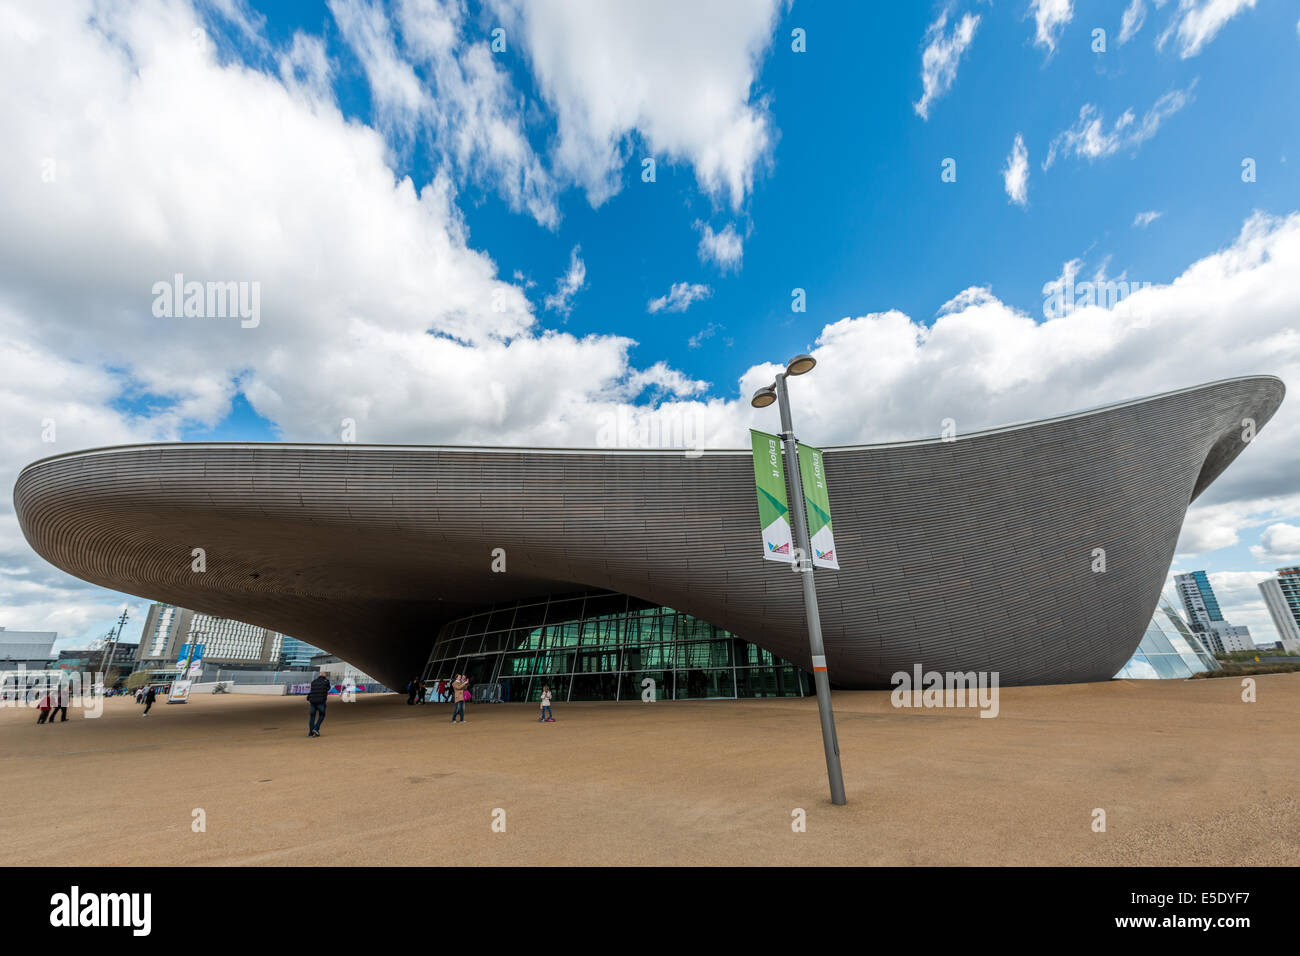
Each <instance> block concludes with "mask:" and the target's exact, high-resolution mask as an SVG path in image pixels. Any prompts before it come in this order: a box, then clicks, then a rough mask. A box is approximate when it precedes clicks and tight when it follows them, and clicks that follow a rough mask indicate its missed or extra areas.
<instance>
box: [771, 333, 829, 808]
mask: <svg viewBox="0 0 1300 956" xmlns="http://www.w3.org/2000/svg"><path fill="white" fill-rule="evenodd" d="M816 364H817V363H816V362H815V361H814V360H813V358H812V357H811V356H807V355H800V356H796V357H795V358H793V359H791V360H790V362H789V364H788V365H787V367H786V371H785V372H783V373H781V374H779V375H777V377H776V381H775V382H774V383H773V385H772V386H771V391H774V392H775V393H776V400H777V402H778V404H779V405H780V407H781V444H782V446H783V447H784V448H785V467H786V471H787V472H789V474H790V492H791V495H792V496H793V498H794V501H792V502H791V509H790V510H791V512H792V513H793V514H794V543H795V547H796V548H798V554H799V556H800V557H799V560H798V563H797V564H796V565H795V570H796V571H798V572H799V576H800V579H801V580H802V582H803V603H804V614H805V616H806V617H807V619H808V650H809V652H810V653H811V655H812V665H813V684H814V685H815V686H816V688H817V713H818V715H819V716H820V717H821V722H822V745H823V746H824V747H825V749H826V775H827V777H829V778H830V784H831V803H833V804H835V805H836V806H843V805H844V804H845V803H846V802H847V801H846V799H845V796H844V772H843V770H842V769H841V768H840V743H839V738H838V737H836V735H835V714H834V712H833V711H832V710H831V682H830V678H829V677H828V676H827V674H826V648H825V646H824V645H823V644H822V621H821V614H820V613H819V612H818V610H817V585H816V583H815V582H814V581H813V564H812V542H811V541H810V540H809V537H808V515H807V513H806V512H805V511H804V499H803V476H802V475H801V474H800V472H799V447H798V444H797V443H796V442H795V440H794V424H793V423H792V421H791V418H790V396H789V394H788V393H787V392H786V387H785V380H786V376H787V375H802V374H804V373H805V372H808V371H810V370H811V369H812V367H813V366H814V365H816ZM768 394H770V392H769V391H768V390H767V389H760V390H759V391H758V392H757V393H756V394H755V395H754V401H753V403H752V404H753V405H754V406H755V407H758V408H763V407H765V406H766V405H770V404H772V402H771V399H770V398H767V397H766V395H768Z"/></svg>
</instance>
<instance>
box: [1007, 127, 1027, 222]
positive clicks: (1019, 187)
mask: <svg viewBox="0 0 1300 956" xmlns="http://www.w3.org/2000/svg"><path fill="white" fill-rule="evenodd" d="M1002 185H1003V186H1004V187H1005V189H1006V191H1007V198H1008V199H1010V200H1011V201H1012V202H1013V203H1015V204H1016V205H1017V206H1025V205H1027V204H1028V203H1029V151H1028V150H1027V149H1025V138H1024V137H1023V136H1022V135H1021V134H1019V133H1017V134H1016V139H1015V142H1013V143H1012V144H1011V152H1010V153H1009V154H1008V155H1007V165H1006V168H1005V169H1003V170H1002Z"/></svg>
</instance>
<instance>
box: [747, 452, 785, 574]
mask: <svg viewBox="0 0 1300 956" xmlns="http://www.w3.org/2000/svg"><path fill="white" fill-rule="evenodd" d="M749 437H750V440H751V442H752V444H753V447H754V486H755V488H756V489H757V490H758V523H759V525H760V526H761V527H762V529H763V557H764V558H766V559H767V560H768V561H784V562H785V563H787V564H789V563H791V562H792V561H794V542H793V540H792V539H791V537H790V506H789V505H788V504H787V501H786V496H785V464H784V462H783V461H782V458H781V439H779V438H778V437H777V436H775V435H769V434H767V432H757V431H754V430H753V429H750V432H749Z"/></svg>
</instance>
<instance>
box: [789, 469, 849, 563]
mask: <svg viewBox="0 0 1300 956" xmlns="http://www.w3.org/2000/svg"><path fill="white" fill-rule="evenodd" d="M823 464H824V463H823V461H822V452H821V449H820V448H813V447H812V446H811V445H800V446H799V479H800V480H801V481H802V482H803V499H804V503H805V504H806V505H807V508H805V511H806V512H807V513H808V537H809V539H810V543H811V544H812V552H813V553H812V562H813V567H816V568H833V569H835V570H836V571H838V570H839V569H840V562H839V558H837V557H836V555H835V536H834V535H833V534H832V532H831V496H830V491H829V490H828V489H827V487H826V470H825V468H824V467H823Z"/></svg>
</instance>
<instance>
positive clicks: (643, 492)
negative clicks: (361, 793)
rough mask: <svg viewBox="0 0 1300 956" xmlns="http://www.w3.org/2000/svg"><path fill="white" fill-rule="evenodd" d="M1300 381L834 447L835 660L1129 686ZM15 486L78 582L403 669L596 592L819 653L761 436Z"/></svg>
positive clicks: (359, 455) (846, 672)
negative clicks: (445, 629)
mask: <svg viewBox="0 0 1300 956" xmlns="http://www.w3.org/2000/svg"><path fill="white" fill-rule="evenodd" d="M1281 398H1282V386H1281V383H1280V382H1277V381H1276V380H1275V379H1269V378H1252V379H1240V380H1234V381H1228V382H1221V383H1215V384H1213V385H1209V386H1203V387H1200V388H1196V389H1191V390H1185V391H1182V392H1176V393H1170V394H1168V395H1163V396H1158V397H1156V398H1153V399H1149V400H1145V401H1142V402H1136V403H1128V404H1125V405H1121V406H1115V407H1111V408H1107V409H1100V410H1096V411H1092V412H1088V413H1082V414H1079V415H1074V416H1069V417H1065V418H1060V419H1054V420H1051V421H1046V422H1042V423H1036V424H1031V425H1027V426H1019V427H1013V428H1007V429H999V430H994V431H990V432H985V433H980V434H974V435H970V436H959V437H958V440H956V441H953V442H939V441H931V442H915V443H900V444H895V445H880V446H866V447H860V448H846V449H827V451H826V458H825V461H826V472H827V478H828V482H829V485H830V490H831V507H832V511H833V513H834V516H835V535H836V544H837V551H838V554H839V559H840V563H841V570H840V571H839V572H830V571H819V572H818V573H817V575H816V581H817V589H818V595H819V598H820V600H821V604H822V621H823V629H824V631H825V636H826V644H827V657H828V663H829V667H830V673H831V676H832V680H834V681H835V682H836V683H837V684H839V685H841V686H888V683H889V677H890V675H891V674H892V673H893V672H895V671H898V670H910V669H911V667H912V665H913V664H914V663H918V662H919V663H921V664H922V665H923V666H924V667H926V668H927V669H936V670H962V671H968V670H995V671H998V672H999V673H1000V675H1001V680H1002V681H1003V682H1004V683H1007V684H1013V683H1048V682H1061V681H1077V680H1100V679H1107V678H1109V677H1110V676H1112V675H1113V674H1114V673H1115V672H1116V671H1117V670H1118V669H1119V667H1120V666H1122V664H1123V663H1124V662H1125V661H1126V660H1127V659H1128V657H1129V656H1130V655H1131V653H1132V651H1133V649H1134V648H1135V647H1136V645H1137V643H1138V640H1139V639H1140V637H1141V633H1142V631H1143V629H1144V628H1145V626H1146V623H1147V621H1148V620H1149V619H1150V616H1151V613H1152V611H1153V609H1154V607H1155V604H1156V599H1157V596H1158V594H1159V590H1160V587H1161V585H1162V584H1163V581H1164V577H1165V573H1166V571H1167V570H1168V567H1169V564H1170V561H1171V559H1172V556H1173V548H1174V545H1175V543H1176V541H1177V537H1178V531H1179V528H1180V526H1181V523H1182V520H1183V516H1184V514H1185V511H1186V507H1187V504H1188V502H1189V501H1190V500H1191V498H1192V496H1193V495H1194V494H1195V493H1197V492H1198V491H1199V490H1202V489H1203V488H1204V486H1205V483H1206V476H1207V475H1211V476H1212V475H1217V474H1218V473H1219V472H1220V471H1221V470H1222V468H1223V467H1226V464H1227V463H1228V462H1229V461H1231V459H1232V457H1234V456H1235V455H1236V454H1238V453H1240V451H1241V450H1242V447H1244V446H1243V445H1242V443H1241V441H1240V438H1239V433H1240V430H1241V420H1242V419H1243V418H1247V417H1249V418H1254V419H1255V421H1256V427H1257V428H1258V427H1262V426H1263V424H1264V423H1265V422H1266V421H1267V420H1268V418H1269V417H1270V416H1271V414H1272V412H1273V410H1274V409H1275V408H1276V407H1277V405H1278V404H1279V403H1280V401H1281ZM15 504H16V507H17V511H18V515H19V519H20V522H21V524H22V527H23V532H24V534H26V535H27V537H28V540H29V541H30V542H31V543H32V545H33V547H34V548H36V550H37V551H38V552H39V553H40V554H42V555H43V556H44V557H46V558H47V559H48V560H50V561H51V562H52V563H54V564H56V565H58V566H59V567H61V568H64V569H65V570H68V571H69V572H71V573H73V574H76V575H78V576H80V577H83V578H85V579H87V580H90V581H93V582H94V583H96V584H101V585H104V586H106V587H111V588H115V589H118V590H123V591H127V592H129V593H134V594H139V595H141V596H143V597H146V598H150V599H156V600H164V601H167V602H169V603H175V604H179V605H181V606H185V607H191V608H194V609H196V610H200V611H205V612H208V613H213V614H221V615H224V616H228V617H233V618H237V619H240V620H244V621H248V622H249V623H252V624H257V625H260V626H264V627H270V628H274V629H276V630H280V631H283V632H285V633H289V634H292V635H293V636H295V637H301V638H303V639H304V640H307V641H310V642H311V643H313V644H316V645H318V646H320V647H323V648H327V649H329V650H331V651H334V652H336V653H339V654H342V655H343V656H345V657H348V658H349V659H350V660H352V661H354V662H355V663H356V664H358V666H361V667H362V668H363V669H365V670H367V671H369V672H370V673H373V674H375V675H376V676H378V677H380V678H381V679H383V680H385V681H386V682H388V683H390V684H394V682H396V683H397V684H398V685H400V684H401V682H404V681H405V680H406V679H407V678H408V677H409V675H410V674H411V673H414V672H415V671H416V670H418V669H419V667H420V666H421V665H422V664H423V663H424V661H425V659H426V658H427V655H428V651H429V645H430V643H431V642H432V640H433V636H434V634H435V633H436V631H437V628H438V627H439V626H440V625H441V624H442V623H443V622H445V621H446V620H449V619H451V618H452V617H455V616H458V615H460V614H464V613H467V612H469V611H471V610H473V609H474V608H476V607H480V606H483V605H487V604H493V603H497V602H500V601H506V600H513V599H516V598H520V597H528V596H541V595H544V594H548V593H559V592H574V591H584V590H590V589H593V588H608V589H610V590H615V591H621V592H624V593H627V594H632V595H635V596H636V597H639V598H643V599H645V600H648V601H653V602H655V603H660V604H665V605H667V606H670V607H674V608H677V609H679V610H682V611H685V612H687V613H690V614H693V615H696V616H698V617H701V618H704V619H706V620H708V621H711V622H712V623H714V624H716V625H718V626H720V627H724V628H726V629H727V630H729V631H732V632H733V633H736V634H737V635H739V636H741V637H743V638H745V639H746V640H750V641H753V642H755V643H757V644H760V645H762V646H764V647H767V648H769V649H771V650H772V651H773V652H774V653H776V654H778V655H780V656H781V657H784V658H786V659H788V660H791V661H793V662H795V663H798V664H800V665H801V666H804V667H808V666H809V665H810V661H809V660H808V657H807V645H806V636H805V635H806V631H805V628H804V623H803V604H802V597H801V593H800V586H799V578H798V576H797V575H795V574H792V573H790V571H789V570H788V568H787V567H786V566H783V565H779V564H774V563H771V562H765V561H763V559H762V547H761V540H760V537H759V532H758V527H757V507H756V504H755V494H754V488H753V470H752V464H751V462H750V458H749V456H748V455H747V454H732V453H726V454H716V453H707V454H705V455H704V456H702V457H697V458H687V457H686V456H685V455H683V454H681V453H667V452H661V453H619V452H597V451H530V450H519V449H493V450H488V449H481V450H476V449H449V448H423V447H415V446H393V447H375V446H351V445H338V446H297V445H288V444H283V445H281V444H271V445H220V444H206V445H204V444H195V445H166V446H140V447H131V448H122V449H106V450H98V451H94V452H87V453H80V454H75V455H69V456H63V457H59V458H54V459H48V460H46V461H44V462H40V463H37V464H36V465H33V466H30V467H29V468H28V469H26V470H24V472H23V473H22V475H21V476H20V477H19V480H18V484H17V486H16V488H15ZM193 547H204V548H205V549H206V550H207V553H208V571H207V572H206V573H205V574H203V575H197V574H194V573H192V572H191V571H190V570H189V567H190V550H191V548H193ZM494 548H504V549H505V550H506V555H507V568H508V571H507V573H506V574H494V573H492V572H491V570H490V567H491V555H492V549H494ZM1093 548H1105V550H1106V556H1107V571H1106V573H1105V574H1094V573H1093V572H1092V571H1091V562H1092V549H1093Z"/></svg>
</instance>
